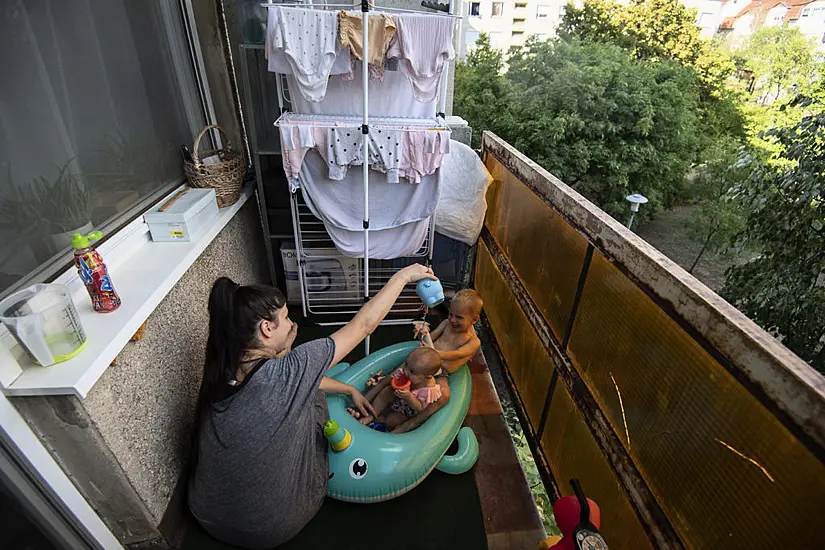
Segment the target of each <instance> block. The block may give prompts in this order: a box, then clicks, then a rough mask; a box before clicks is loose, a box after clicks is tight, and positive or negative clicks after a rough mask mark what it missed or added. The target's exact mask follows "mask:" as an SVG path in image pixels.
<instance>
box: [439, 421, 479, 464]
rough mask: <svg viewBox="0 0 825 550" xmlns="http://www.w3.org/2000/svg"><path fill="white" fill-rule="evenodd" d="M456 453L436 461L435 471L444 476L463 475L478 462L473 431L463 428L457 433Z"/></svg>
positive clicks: (476, 443)
mask: <svg viewBox="0 0 825 550" xmlns="http://www.w3.org/2000/svg"><path fill="white" fill-rule="evenodd" d="M456 440H458V452H456V454H454V455H444V456H442V457H441V460H439V461H438V464H437V465H436V469H437V470H439V471H441V472H444V473H445V474H463V473H464V472H466V471H467V470H469V469H470V468H472V467H473V465H475V463H476V460H478V439H476V434H475V433H473V430H472V429H470V428H468V427H467V426H464V427H463V428H461V429H460V430H459V431H458V437H456Z"/></svg>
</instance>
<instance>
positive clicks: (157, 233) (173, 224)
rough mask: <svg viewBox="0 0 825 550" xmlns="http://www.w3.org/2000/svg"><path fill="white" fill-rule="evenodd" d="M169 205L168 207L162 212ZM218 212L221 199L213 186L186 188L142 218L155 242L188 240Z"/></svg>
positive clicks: (201, 229) (186, 241)
mask: <svg viewBox="0 0 825 550" xmlns="http://www.w3.org/2000/svg"><path fill="white" fill-rule="evenodd" d="M176 197H177V198H176ZM173 201H174V202H173ZM167 204H169V207H168V208H167V210H166V211H165V212H161V211H160V209H161V208H163V207H164V206H165V205H167ZM217 215H218V200H217V198H216V197H215V190H214V189H192V188H187V189H185V190H184V192H182V193H181V194H180V195H179V196H177V195H176V196H173V197H172V198H171V199H169V200H168V201H166V202H164V203H161V204H158V205H157V207H156V208H153V209H152V210H150V211H149V212H147V213H145V214H144V215H143V220H144V221H145V222H146V224H147V225H148V226H149V231H150V232H151V233H152V240H153V241H155V242H171V241H179V242H185V243H188V242H189V241H191V240H192V239H193V238H194V237H195V236H197V235H198V234H199V233H200V232H201V231H203V229H204V228H206V226H207V225H209V222H210V221H212V220H213V219H214V218H215V217H217Z"/></svg>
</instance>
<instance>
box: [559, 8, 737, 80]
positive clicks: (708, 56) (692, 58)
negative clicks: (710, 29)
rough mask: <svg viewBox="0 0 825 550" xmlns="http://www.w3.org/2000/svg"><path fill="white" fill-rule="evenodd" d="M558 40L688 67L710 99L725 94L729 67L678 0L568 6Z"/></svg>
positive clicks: (729, 71)
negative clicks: (573, 40) (621, 50)
mask: <svg viewBox="0 0 825 550" xmlns="http://www.w3.org/2000/svg"><path fill="white" fill-rule="evenodd" d="M558 33H559V36H560V37H562V38H566V39H570V38H578V39H581V40H590V41H597V42H609V43H613V44H617V45H618V46H620V47H622V48H625V49H627V50H630V51H631V52H632V53H633V55H635V56H636V57H638V58H640V59H651V60H673V61H678V62H680V63H682V64H683V65H685V66H688V67H691V68H692V69H693V70H695V71H696V74H697V75H698V76H699V80H700V82H702V84H703V85H704V86H705V87H706V88H707V90H708V91H709V92H711V93H714V94H717V95H719V94H724V86H725V81H726V79H727V78H728V77H729V76H730V75H731V74H733V71H734V69H735V66H734V64H733V61H732V60H731V59H730V58H729V57H728V56H727V55H725V54H724V53H723V52H722V51H721V50H720V49H719V48H716V47H715V46H714V45H713V44H712V43H711V42H710V41H708V40H704V39H702V37H701V35H700V31H699V27H698V26H697V25H696V10H694V9H688V8H686V7H685V6H684V5H683V4H682V3H681V2H680V0H631V1H630V2H629V3H628V4H627V5H621V4H618V3H616V2H613V1H612V0H585V2H584V4H583V6H582V7H581V8H576V7H575V6H573V5H572V4H569V5H568V6H567V10H566V11H565V14H564V18H563V20H562V22H561V24H560V25H559V30H558Z"/></svg>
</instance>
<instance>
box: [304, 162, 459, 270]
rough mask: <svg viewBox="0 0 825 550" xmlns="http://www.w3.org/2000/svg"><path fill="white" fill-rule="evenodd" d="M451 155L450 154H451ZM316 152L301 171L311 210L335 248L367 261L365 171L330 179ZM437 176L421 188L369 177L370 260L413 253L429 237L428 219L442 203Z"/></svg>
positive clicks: (383, 177)
mask: <svg viewBox="0 0 825 550" xmlns="http://www.w3.org/2000/svg"><path fill="white" fill-rule="evenodd" d="M448 156H449V155H448ZM327 176H328V171H327V167H326V165H325V162H324V160H323V159H322V158H321V156H320V155H319V154H318V152H317V151H309V152H308V153H307V155H306V158H305V159H304V164H303V168H302V170H301V188H302V192H303V194H304V198H305V200H306V202H307V205H308V206H309V207H310V209H311V210H312V211H313V214H315V215H316V217H318V218H320V219H321V220H322V221H323V222H324V226H325V227H326V229H327V232H329V234H330V236H331V237H332V239H333V241H334V242H335V245H336V246H337V247H338V248H339V249H340V250H341V252H342V253H343V254H346V255H347V256H350V257H363V256H364V229H363V220H364V201H363V196H364V195H363V181H362V177H363V175H362V172H361V170H350V171H349V172H347V174H346V175H345V176H344V179H343V180H341V181H333V180H330V179H329V178H328V177H327ZM438 193H439V185H438V178H437V176H436V175H432V176H425V177H424V178H422V180H421V183H419V184H417V185H412V184H407V183H388V182H387V177H386V175H385V174H382V173H380V172H376V171H372V172H371V173H370V257H371V258H376V259H389V258H397V257H402V256H409V255H411V254H414V253H415V252H417V251H418V249H419V248H421V245H422V243H423V242H424V240H425V239H426V237H427V234H428V231H427V229H428V227H429V218H430V216H431V215H433V213H434V212H435V207H436V204H437V203H438Z"/></svg>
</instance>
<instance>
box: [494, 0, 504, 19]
mask: <svg viewBox="0 0 825 550" xmlns="http://www.w3.org/2000/svg"><path fill="white" fill-rule="evenodd" d="M503 14H504V2H493V17H501V16H502V15H503Z"/></svg>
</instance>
